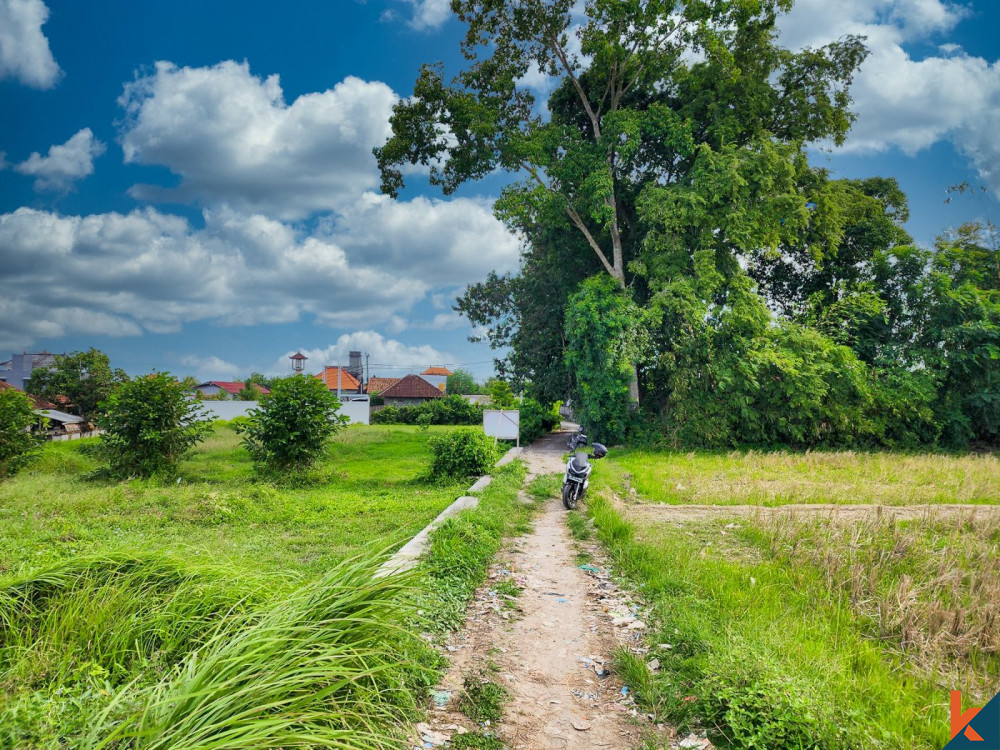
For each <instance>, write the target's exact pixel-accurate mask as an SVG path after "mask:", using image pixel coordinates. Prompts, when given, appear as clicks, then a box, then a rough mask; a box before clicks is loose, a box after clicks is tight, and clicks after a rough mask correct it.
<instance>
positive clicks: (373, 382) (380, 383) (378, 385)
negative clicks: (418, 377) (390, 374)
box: [368, 378, 400, 394]
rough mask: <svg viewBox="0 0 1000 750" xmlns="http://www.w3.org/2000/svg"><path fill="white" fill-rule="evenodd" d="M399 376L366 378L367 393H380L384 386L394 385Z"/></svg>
mask: <svg viewBox="0 0 1000 750" xmlns="http://www.w3.org/2000/svg"><path fill="white" fill-rule="evenodd" d="M399 380H400V379H399V378H368V393H372V394H374V393H381V392H382V391H384V390H385V389H386V388H389V387H391V386H394V385H396V383H398V382H399Z"/></svg>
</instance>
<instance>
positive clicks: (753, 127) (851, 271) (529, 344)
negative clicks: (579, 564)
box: [377, 0, 1000, 446]
mask: <svg viewBox="0 0 1000 750" xmlns="http://www.w3.org/2000/svg"><path fill="white" fill-rule="evenodd" d="M791 6H792V0H763V1H761V2H750V3H745V2H737V1H736V0H709V1H708V2H682V3H674V2H661V1H659V0H643V1H641V2H635V3H604V2H591V3H587V4H586V6H585V8H584V9H583V11H584V13H585V16H586V17H585V18H584V19H583V20H582V22H580V18H579V17H578V16H574V15H573V14H574V12H577V13H578V12H579V10H580V8H579V6H578V5H574V4H572V3H570V2H568V0H548V1H547V2H542V3H534V4H531V5H529V6H524V7H522V6H519V5H516V6H515V5H511V4H507V3H501V2H499V0H461V1H460V2H457V3H455V9H456V12H457V14H458V17H459V19H460V20H461V21H462V22H464V23H465V24H466V30H467V36H466V39H465V41H464V43H463V51H464V52H465V53H466V55H467V59H468V61H469V62H468V65H467V66H466V68H465V69H464V70H462V71H461V72H459V74H458V75H457V76H456V77H455V78H454V79H452V80H451V81H448V80H446V79H445V77H444V73H443V71H442V70H441V69H440V68H438V67H432V66H427V67H425V68H424V69H423V71H422V73H421V75H420V77H419V79H418V81H417V83H416V85H415V88H414V97H412V98H409V99H406V100H403V101H401V102H400V103H399V104H397V106H396V108H395V110H394V115H393V118H392V125H393V136H392V137H391V138H390V140H389V141H388V142H387V143H386V144H385V146H384V147H383V148H381V149H378V150H377V156H378V158H379V164H380V167H381V168H382V176H383V189H384V190H385V191H386V192H388V193H390V194H394V193H395V192H397V191H398V189H399V188H400V186H401V185H402V183H403V170H402V167H403V166H404V165H405V164H406V163H420V164H423V165H425V166H428V167H430V170H431V182H432V183H434V184H438V185H440V186H441V187H442V188H443V189H444V191H445V192H446V193H447V192H451V191H453V190H455V189H456V188H457V187H458V185H460V184H461V183H462V182H463V181H465V180H469V179H475V178H478V177H481V176H483V175H485V174H488V173H490V172H491V171H492V170H494V169H496V168H502V169H506V170H509V171H511V172H517V173H519V174H520V175H522V176H524V178H525V179H524V182H522V183H518V184H515V185H512V186H510V187H508V188H506V189H505V190H504V192H503V195H502V197H501V198H500V200H499V201H498V202H497V204H496V206H495V211H496V213H497V215H498V216H499V217H500V218H501V219H502V220H504V221H505V223H506V224H507V225H508V227H510V228H511V230H513V231H515V232H517V233H518V234H519V235H520V236H522V237H523V239H524V240H525V251H524V253H523V256H522V262H521V268H520V271H519V273H518V274H516V275H513V276H498V275H496V274H491V275H490V276H489V277H488V278H487V279H486V280H485V281H484V282H481V283H478V284H473V285H470V286H469V287H468V288H467V289H466V291H465V294H464V295H463V296H462V297H461V298H460V299H459V300H458V304H457V307H456V309H458V310H459V311H460V312H461V313H462V314H463V315H465V316H466V317H468V318H469V320H470V321H471V322H472V323H474V324H475V325H476V326H478V327H480V328H481V329H482V330H483V331H484V333H483V338H485V339H486V340H488V341H489V343H490V344H491V346H493V347H494V348H496V349H498V350H500V351H503V352H504V356H503V358H502V359H501V360H500V361H499V362H498V371H499V372H500V373H501V375H503V376H504V377H506V378H509V379H510V380H511V381H512V383H513V384H514V386H515V388H516V389H517V390H521V389H522V388H523V389H524V392H525V394H526V395H528V396H531V397H533V398H536V399H538V400H540V401H542V402H543V403H552V402H554V401H556V400H565V399H569V400H571V402H572V404H573V407H574V409H575V410H576V411H577V413H578V416H579V418H580V419H582V420H583V422H584V423H585V426H586V427H587V429H588V431H589V432H591V433H592V434H594V435H595V436H600V437H603V438H605V439H608V440H613V441H617V440H621V439H624V438H625V437H629V438H632V439H651V440H656V441H665V442H668V443H670V444H674V445H685V446H698V445H702V446H740V445H759V446H774V445H791V446H823V445H842V446H880V445H881V446H915V445H932V444H943V445H948V446H964V445H967V444H968V443H969V442H980V443H986V444H992V445H996V444H997V443H998V441H1000V391H998V385H997V384H998V380H1000V374H998V373H1000V338H998V337H1000V317H998V315H1000V312H998V311H1000V307H998V305H1000V300H998V288H1000V261H998V243H997V241H996V235H995V232H994V231H993V230H992V228H991V227H988V226H977V225H970V226H966V227H962V228H960V229H959V230H957V231H955V232H951V233H946V234H945V235H944V236H942V238H941V240H940V241H939V242H938V244H937V246H936V247H935V248H934V250H932V251H928V250H923V249H921V248H918V247H914V246H913V241H912V239H911V238H910V237H909V235H908V234H907V233H906V231H905V229H904V228H903V225H904V223H905V222H906V220H907V219H908V216H909V209H908V205H907V199H906V196H905V194H904V193H903V192H902V191H901V190H900V188H899V185H898V184H897V182H896V181H895V180H894V179H891V178H883V177H876V178H869V179H864V180H833V179H831V178H830V175H829V174H828V173H827V172H826V171H825V170H823V169H821V168H817V167H813V166H811V165H810V164H809V161H808V158H807V157H808V151H807V147H808V145H809V144H810V143H815V142H817V141H822V140H824V139H825V140H831V141H833V142H835V143H841V142H843V141H844V140H845V139H846V137H847V134H848V130H849V128H850V125H851V123H852V121H853V119H854V117H853V115H852V113H851V112H850V109H849V105H850V97H849V93H848V92H849V86H850V83H851V80H852V77H853V75H854V72H855V71H856V70H857V68H858V66H859V65H860V64H861V62H862V61H863V60H864V58H865V56H866V54H867V51H866V49H865V48H864V45H863V44H862V41H861V40H859V39H857V38H853V37H845V38H843V39H841V40H839V41H838V42H836V43H834V44H831V45H828V46H826V47H823V48H821V49H805V50H801V51H798V52H795V51H791V50H787V49H784V48H782V47H780V46H779V44H778V41H777V40H778V35H777V33H776V22H777V19H778V17H779V16H780V15H781V14H782V13H784V12H787V11H788V10H789V9H790V8H791ZM574 9H575V10H574ZM578 22H579V23H580V26H579V39H580V43H581V50H582V52H583V53H584V55H583V56H576V55H574V53H573V50H572V48H571V46H570V45H569V37H570V35H571V34H572V33H573V28H574V24H576V23H578ZM532 65H534V66H536V67H537V69H539V70H540V71H542V72H543V73H545V74H548V75H550V76H552V77H553V79H554V80H553V83H554V86H555V88H554V90H553V93H552V94H551V95H550V96H549V99H548V101H547V106H548V110H549V112H548V114H549V117H547V118H546V117H543V116H542V115H541V114H540V113H539V111H538V108H537V107H536V106H535V100H534V95H533V93H532V91H531V90H529V89H526V88H524V87H523V86H522V78H523V76H524V73H525V72H526V71H527V70H528V69H529V68H530V67H531V66H532ZM442 127H446V128H447V129H448V132H449V133H451V134H452V136H453V138H442V137H440V133H441V132H442ZM588 279H595V280H594V281H587V280H588ZM596 279H604V282H600V281H597V280H596ZM605 282H606V283H605ZM601 284H604V286H603V287H602V286H601ZM615 288H617V290H618V292H617V294H618V296H617V297H614V295H613V294H612V292H613V290H614V289H615ZM599 290H600V294H598V291H599ZM599 298H600V299H599ZM623 382H624V383H625V384H627V385H628V386H629V388H628V391H627V394H626V396H624V397H623V393H622V384H623ZM637 399H638V400H640V401H641V404H642V408H641V409H639V410H638V411H637V412H635V409H634V402H635V401H636V400H637ZM629 402H633V404H630V403H629ZM633 412H635V413H633Z"/></svg>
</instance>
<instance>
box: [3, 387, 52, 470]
mask: <svg viewBox="0 0 1000 750" xmlns="http://www.w3.org/2000/svg"><path fill="white" fill-rule="evenodd" d="M39 421H40V420H39V417H38V416H37V415H36V414H35V412H34V409H32V407H31V401H30V400H29V399H28V397H27V396H25V395H24V394H23V393H21V392H20V391H16V390H14V389H13V388H5V389H4V390H2V391H0V480H4V479H6V478H7V477H9V476H13V475H14V474H16V473H17V472H18V471H20V470H21V469H22V468H24V467H25V466H26V465H27V464H28V463H30V462H31V461H32V460H33V459H34V458H35V457H36V456H37V455H38V449H39V447H40V445H41V443H42V441H43V439H44V438H42V437H41V436H37V435H35V434H33V433H32V432H31V430H32V428H34V427H35V426H36V425H37V424H38V423H39Z"/></svg>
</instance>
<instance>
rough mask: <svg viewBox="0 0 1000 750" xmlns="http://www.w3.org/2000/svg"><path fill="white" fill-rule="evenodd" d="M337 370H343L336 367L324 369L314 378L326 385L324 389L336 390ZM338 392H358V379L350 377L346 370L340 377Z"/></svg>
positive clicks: (359, 388) (359, 387) (359, 385)
mask: <svg viewBox="0 0 1000 750" xmlns="http://www.w3.org/2000/svg"><path fill="white" fill-rule="evenodd" d="M338 370H343V368H341V367H339V366H336V365H335V366H333V367H324V368H323V372H322V373H321V374H319V375H317V376H316V377H317V378H319V379H320V380H322V381H323V382H324V383H326V387H327V388H328V389H329V390H331V391H335V390H337V379H338V377H340V376H338V375H337V371H338ZM340 390H342V391H360V390H361V383H360V382H358V379H357V378H356V377H354V376H353V375H351V373H349V372H348V371H347V370H343V376H342V377H340Z"/></svg>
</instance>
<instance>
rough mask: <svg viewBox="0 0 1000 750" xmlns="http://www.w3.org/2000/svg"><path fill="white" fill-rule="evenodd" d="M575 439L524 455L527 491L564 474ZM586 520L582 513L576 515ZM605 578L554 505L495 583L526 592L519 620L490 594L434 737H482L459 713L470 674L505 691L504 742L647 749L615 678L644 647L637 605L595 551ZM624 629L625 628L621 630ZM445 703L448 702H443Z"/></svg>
mask: <svg viewBox="0 0 1000 750" xmlns="http://www.w3.org/2000/svg"><path fill="white" fill-rule="evenodd" d="M567 440H568V433H554V434H552V435H548V436H546V437H544V438H542V439H541V440H540V441H538V442H536V443H535V444H534V445H532V446H531V447H530V448H528V449H526V450H525V455H524V459H525V460H526V462H527V464H528V472H529V474H528V481H530V480H531V479H532V478H533V477H535V476H538V475H542V474H550V473H556V472H560V473H561V471H562V469H563V461H562V455H563V452H564V451H565V450H566V448H565V446H566V442H567ZM574 512H579V511H574ZM588 552H590V554H591V555H592V556H593V560H594V562H595V563H596V565H595V566H594V567H597V568H598V570H597V571H585V570H583V569H581V568H580V567H579V565H578V564H577V560H576V555H577V547H576V546H575V545H574V542H573V540H572V538H571V536H570V533H569V530H568V528H567V525H566V511H565V510H564V509H563V507H562V503H561V501H560V500H559V499H558V498H553V499H551V500H549V501H548V502H547V503H546V505H545V507H544V509H543V510H542V511H541V513H540V514H539V516H538V517H537V519H536V521H535V524H534V530H533V531H532V533H530V534H528V535H527V536H524V537H521V538H520V539H517V540H515V541H514V543H513V544H512V545H511V546H510V548H509V549H507V550H506V551H504V552H501V554H500V556H499V557H498V560H501V561H502V563H501V565H502V566H503V567H500V566H495V567H494V569H493V571H492V572H491V577H492V579H493V580H492V581H491V583H493V584H494V585H495V581H496V579H497V578H500V577H506V576H511V577H513V578H514V579H515V580H516V581H517V583H518V585H520V586H521V587H522V592H521V594H520V595H519V596H518V598H517V602H516V604H517V607H518V608H519V610H520V611H519V612H518V611H514V612H513V613H512V612H511V611H509V610H506V609H505V608H504V607H502V606H499V605H498V604H497V601H496V596H495V595H494V594H492V592H491V591H490V585H487V587H485V588H484V590H483V591H481V592H480V594H479V595H478V596H477V598H476V601H475V602H474V603H473V605H472V606H471V607H470V610H469V614H468V619H467V622H466V626H465V627H464V628H463V629H462V630H461V631H460V632H458V633H456V634H455V635H454V636H453V638H452V640H451V643H450V644H449V647H448V650H449V651H450V652H451V656H452V665H451V668H450V669H449V671H448V673H447V675H446V676H445V678H444V680H443V682H442V684H441V685H440V686H439V689H441V690H443V691H448V692H450V693H451V695H452V699H451V700H450V701H449V702H448V703H447V704H446V705H445V706H443V707H441V708H440V709H439V710H438V711H436V712H435V715H434V716H433V717H432V721H431V722H430V723H429V725H428V726H427V729H430V730H431V731H442V730H443V731H444V733H445V734H450V733H452V732H454V731H461V730H460V729H459V727H461V728H462V729H477V728H476V727H475V726H473V725H472V724H471V723H470V722H469V721H468V720H467V719H465V718H464V717H463V716H461V715H460V714H459V713H457V710H456V707H455V705H454V704H456V703H457V698H458V696H460V694H461V688H462V682H463V680H464V678H465V675H466V674H469V673H476V672H478V671H482V670H484V669H486V670H488V671H489V672H490V673H491V674H493V678H494V679H496V680H497V681H498V682H501V683H503V684H505V685H506V687H507V688H508V690H509V691H510V699H509V701H508V702H507V704H506V710H505V712H504V719H503V721H502V723H501V724H500V726H499V727H496V728H491V729H499V732H500V735H501V737H502V738H503V740H504V741H505V743H507V746H508V747H510V748H511V749H512V750H514V749H515V748H525V749H527V748H567V749H571V748H580V749H581V750H583V749H584V748H630V747H635V746H637V745H638V744H639V735H640V731H641V730H640V726H639V722H638V721H637V719H636V718H634V716H635V709H634V706H633V705H632V701H631V697H630V696H623V694H622V684H621V682H620V681H618V680H617V678H616V677H615V676H614V675H610V674H605V666H604V665H605V662H607V666H608V668H610V660H611V655H612V651H613V649H614V647H615V645H616V644H618V643H622V642H625V641H633V642H634V641H635V640H637V638H638V635H639V630H640V629H641V626H642V623H641V622H639V623H638V624H637V625H636V626H634V627H631V628H629V627H625V626H623V625H622V620H626V621H629V622H632V623H635V622H636V621H635V616H634V614H633V609H632V604H631V602H630V601H629V600H628V598H627V596H625V595H623V594H622V593H621V592H619V591H618V590H617V588H616V586H615V585H614V583H612V582H611V581H610V579H609V577H608V576H607V574H606V573H604V572H603V571H605V570H606V568H605V566H604V565H603V561H602V560H601V559H600V557H598V555H599V550H597V549H596V547H592V548H589V549H588ZM612 621H614V622H617V623H618V624H617V626H616V625H614V624H612ZM439 695H440V693H439Z"/></svg>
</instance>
